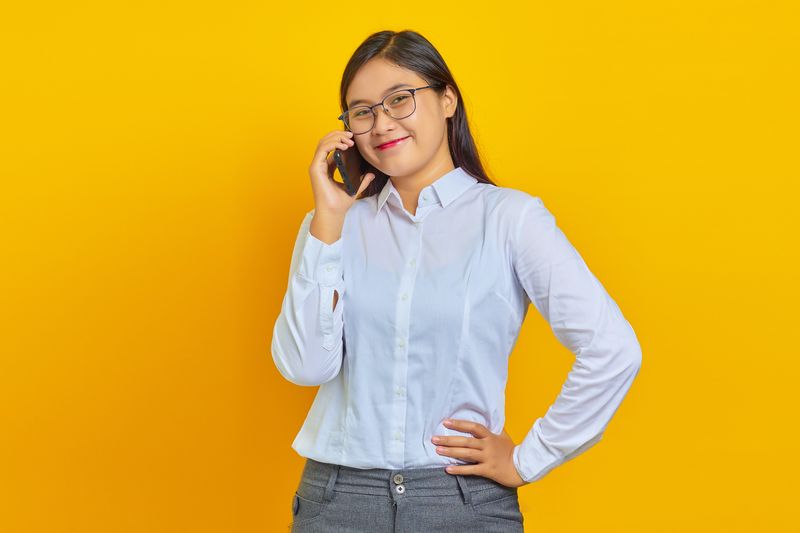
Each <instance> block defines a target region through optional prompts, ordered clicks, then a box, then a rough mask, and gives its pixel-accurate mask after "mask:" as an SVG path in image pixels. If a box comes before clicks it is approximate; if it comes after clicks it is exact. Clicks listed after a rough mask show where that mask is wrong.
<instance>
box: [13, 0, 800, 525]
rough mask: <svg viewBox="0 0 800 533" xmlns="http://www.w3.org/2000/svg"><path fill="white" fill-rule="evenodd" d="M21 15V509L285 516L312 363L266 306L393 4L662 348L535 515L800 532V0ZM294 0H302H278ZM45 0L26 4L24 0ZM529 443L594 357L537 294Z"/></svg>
mask: <svg viewBox="0 0 800 533" xmlns="http://www.w3.org/2000/svg"><path fill="white" fill-rule="evenodd" d="M15 4H16V5H15V6H14V7H4V8H3V9H2V14H0V110H2V114H1V115H0V121H2V122H0V124H2V127H0V136H1V138H0V141H1V142H0V176H1V177H2V182H1V187H2V189H0V239H2V240H1V242H0V245H2V248H1V249H2V261H1V262H0V284H2V285H1V286H0V298H1V299H2V300H1V302H0V303H1V304H2V305H0V353H1V354H2V356H1V357H0V462H1V464H0V531H4V532H9V533H11V532H15V533H16V532H34V531H35V532H74V531H80V532H95V531H97V532H110V531H115V532H178V531H192V532H195V533H199V532H244V533H250V532H259V531H284V530H286V526H287V524H288V523H289V522H290V520H291V499H292V493H293V491H294V489H295V487H296V485H297V482H298V480H299V476H300V473H301V469H302V466H303V459H302V458H301V457H299V456H298V455H296V454H295V452H294V451H293V450H291V448H290V444H291V442H292V440H293V438H294V436H295V435H296V433H297V431H298V430H299V428H300V425H301V424H302V421H303V419H304V417H305V414H306V411H307V409H308V407H309V406H310V403H311V400H312V398H313V396H314V394H315V392H316V388H301V387H297V386H294V385H292V384H290V383H288V382H287V381H285V380H283V379H282V378H281V376H280V375H279V374H278V372H277V370H276V369H275V367H274V364H273V362H272V360H271V355H270V349H269V342H270V339H271V334H272V327H273V324H274V321H275V318H276V316H277V313H278V312H279V309H280V304H281V299H282V297H283V293H284V290H285V288H286V282H287V274H288V267H289V260H290V254H291V247H292V244H293V241H294V237H295V235H296V232H297V228H298V226H299V223H300V221H301V220H302V218H303V215H304V214H305V213H306V212H307V211H308V210H309V209H311V208H312V207H313V197H312V195H311V187H310V184H309V179H308V175H307V168H308V165H309V163H310V159H311V156H312V154H313V151H314V148H315V146H316V143H317V141H318V140H319V138H320V137H322V136H323V135H324V134H325V133H327V132H328V131H330V130H332V129H335V128H338V127H339V123H338V121H337V120H336V117H337V115H338V113H339V108H338V88H339V82H340V76H341V74H342V71H343V69H344V66H345V63H346V61H347V59H348V58H349V56H350V54H351V53H352V52H353V50H354V49H355V48H356V46H357V45H358V44H359V43H360V42H361V41H362V40H363V39H364V38H366V37H367V35H369V34H370V33H372V32H374V31H379V30H383V29H391V30H402V29H413V30H416V31H419V32H421V33H422V34H423V35H425V36H426V37H427V38H428V39H430V40H431V41H432V42H433V44H434V45H435V46H437V48H438V49H439V50H440V52H441V53H442V54H443V56H444V57H445V59H446V61H447V62H448V65H449V66H450V68H451V69H452V71H453V72H454V75H455V77H456V81H457V82H458V83H459V85H460V88H461V90H462V92H463V94H464V99H465V103H466V105H467V109H468V113H469V116H470V119H471V121H472V126H473V128H474V133H475V135H476V138H477V142H478V144H479V147H480V149H481V151H482V155H483V157H484V158H485V161H486V165H487V168H488V170H489V172H490V174H491V176H492V177H493V179H494V180H495V181H496V182H497V183H498V184H499V185H502V186H507V187H515V188H519V189H523V190H525V191H527V192H529V193H531V194H534V195H537V196H540V197H541V198H542V199H543V200H544V202H545V205H547V206H548V208H549V209H550V210H551V211H552V212H553V213H554V214H555V215H556V217H557V220H558V222H559V224H560V225H561V227H562V228H563V230H564V231H565V232H566V234H567V235H568V237H569V238H570V240H571V241H572V242H573V244H574V245H575V246H576V247H577V248H578V250H579V251H580V252H581V254H582V255H583V257H584V258H585V260H586V261H587V263H588V265H589V266H590V268H591V269H592V270H593V272H594V273H595V274H596V275H597V276H598V278H599V279H600V280H601V281H602V283H603V284H604V286H605V287H606V288H607V290H608V291H609V292H610V294H611V295H612V297H614V298H615V300H616V301H617V302H618V303H619V305H620V307H621V308H622V310H623V312H624V313H625V315H626V317H627V318H628V319H629V320H630V322H631V323H632V325H633V327H634V329H635V331H636V333H637V335H638V337H639V340H640V342H641V344H642V348H643V355H644V358H643V366H642V370H641V373H640V374H639V377H638V379H637V381H636V382H635V383H634V385H633V388H632V389H631V392H630V394H629V396H628V397H627V398H626V400H625V401H624V402H623V404H622V407H621V408H620V409H619V411H618V412H617V416H616V417H615V419H614V420H612V422H611V424H610V425H609V427H608V430H607V432H606V435H605V438H604V439H603V441H602V442H601V443H600V444H598V445H597V446H596V447H595V448H593V449H592V450H590V451H589V452H587V453H586V454H585V455H583V456H580V457H579V458H577V459H575V460H574V461H572V462H570V463H567V464H566V465H563V466H561V467H559V468H558V469H556V470H554V471H553V472H551V473H550V474H549V475H548V476H546V477H545V478H543V479H542V480H540V481H539V482H536V483H534V484H531V485H528V486H525V487H524V488H522V489H521V491H520V499H521V505H522V508H523V511H524V514H525V522H526V527H528V528H529V529H530V530H532V531H559V532H562V531H563V532H579V531H580V532H583V531H597V532H600V531H609V532H661V531H664V532H667V531H670V532H671V531H725V532H734V531H742V532H752V531H770V532H778V531H797V527H798V526H797V515H796V513H790V512H789V511H790V508H791V507H793V506H795V505H796V504H797V499H798V494H799V492H800V491H798V488H797V487H798V478H799V477H800V468H798V466H799V465H798V458H797V454H798V451H799V450H798V439H797V429H796V427H797V421H798V415H797V410H798V409H797V408H798V389H799V388H800V387H798V384H797V376H798V371H800V362H798V355H800V354H798V349H797V336H796V335H797V331H798V327H797V322H798V313H797V301H798V297H800V294H798V283H797V279H796V276H797V272H798V267H799V266H800V265H798V246H797V244H798V241H797V230H798V225H799V224H798V220H797V211H798V208H797V192H798V187H797V180H798V177H800V172H798V164H797V147H798V136H797V124H798V118H800V116H799V115H800V114H798V103H797V102H798V99H797V95H798V94H800V87H798V76H797V72H798V57H800V54H798V53H799V52H800V50H799V48H800V46H798V39H797V25H798V21H800V17H798V10H797V7H796V5H797V4H796V3H795V2H791V1H789V0H787V1H784V2H770V1H764V2H756V1H754V0H753V1H750V2H744V1H731V0H728V1H714V2H711V1H706V2H698V1H690V0H682V1H671V2H634V1H629V2H619V1H618V2H608V1H605V2H569V3H559V2H520V3H519V4H506V5H502V4H500V3H497V2H492V3H490V4H488V5H484V4H482V3H481V4H477V3H476V4H464V3H453V2H447V3H439V2H420V1H412V2H403V3H401V4H396V5H397V6H401V7H402V9H394V8H392V4H387V3H385V2H383V3H381V2H378V3H375V2H348V3H339V4H336V3H322V2H320V3H316V4H307V3H301V2H289V3H268V2H224V3H222V2H214V3H198V2H171V3H164V2H93V3H88V2H78V3H66V2H63V3H55V2H53V3H41V2H17V3H15ZM287 5H290V7H287ZM20 6H24V7H20ZM528 317H529V318H528V320H527V322H526V325H525V327H524V328H523V331H522V334H521V338H520V341H519V343H518V344H517V347H516V349H515V351H514V353H513V355H512V358H511V363H510V364H511V370H510V371H511V377H510V382H509V385H508V389H507V393H508V406H507V418H508V425H507V429H508V430H509V432H510V433H511V435H512V436H513V437H514V439H515V441H516V442H519V441H520V440H521V439H522V438H523V437H524V435H525V433H526V432H527V431H528V429H529V428H530V426H531V424H532V423H533V421H534V420H535V419H536V417H538V416H541V415H542V414H543V413H544V411H545V410H546V408H547V406H548V405H549V404H550V403H551V402H552V400H553V399H554V398H555V396H556V394H557V393H558V391H559V389H560V387H561V384H562V383H563V380H564V379H565V377H566V372H567V371H568V370H569V367H570V365H571V362H572V358H571V354H569V352H568V351H567V350H566V349H565V348H563V347H561V346H560V345H559V344H558V343H557V341H556V340H555V338H554V337H553V335H552V333H551V332H550V330H549V329H548V328H547V325H546V323H545V322H544V320H543V319H542V317H541V316H540V315H539V314H538V313H537V312H536V310H535V309H534V308H531V309H530V313H529V315H528Z"/></svg>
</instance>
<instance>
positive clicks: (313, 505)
mask: <svg viewBox="0 0 800 533" xmlns="http://www.w3.org/2000/svg"><path fill="white" fill-rule="evenodd" d="M292 520H293V522H292V523H290V524H289V528H290V529H291V531H292V532H293V533H316V532H325V533H329V532H334V533H339V532H341V533H420V532H443V533H448V532H453V533H467V532H473V531H474V532H480V533H512V532H513V533H518V532H520V531H524V530H523V520H524V519H523V517H522V512H521V511H520V508H519V499H518V494H517V488H516V487H507V486H505V485H503V484H501V483H498V482H496V481H494V480H493V479H490V478H487V477H483V476H476V475H463V476H462V475H457V474H449V473H447V472H445V470H444V467H436V468H411V469H406V470H387V469H381V468H372V469H360V468H351V467H347V466H342V465H335V464H330V463H322V462H319V461H315V460H314V459H310V458H306V464H305V467H304V468H303V474H302V476H301V479H300V483H299V485H298V487H297V491H296V492H295V493H294V495H293V496H292Z"/></svg>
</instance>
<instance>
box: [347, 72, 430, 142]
mask: <svg viewBox="0 0 800 533" xmlns="http://www.w3.org/2000/svg"><path fill="white" fill-rule="evenodd" d="M441 86H442V84H441V83H438V84H437V83H434V84H431V85H425V86H424V87H415V88H413V89H398V90H397V91H394V92H392V93H390V94H387V95H386V96H384V98H383V100H381V101H380V102H378V103H377V104H374V105H357V106H355V107H351V108H350V109H347V110H345V111H344V112H343V113H342V114H341V115H339V116H338V117H337V118H338V119H339V120H341V121H342V122H343V123H344V127H345V128H347V130H348V131H353V130H351V129H350V125H349V124H348V123H347V121H346V120H345V119H344V116H345V114H347V113H348V112H349V111H350V110H352V109H355V108H360V107H366V108H367V109H369V110H370V112H371V113H372V126H371V127H370V128H369V129H368V130H367V131H362V132H361V133H356V132H353V135H364V134H365V133H369V132H370V131H372V128H374V127H375V119H377V118H378V116H377V115H376V114H375V108H376V107H378V106H380V107H382V108H383V111H384V113H386V114H387V115H389V116H390V117H391V118H394V117H392V115H390V114H389V110H388V109H386V106H385V105H383V104H384V102H386V99H387V98H389V97H390V96H393V95H395V94H397V93H402V92H406V91H410V92H411V99H412V100H413V101H414V110H413V111H411V113H409V114H408V115H406V116H404V117H400V118H397V119H395V120H402V119H404V118H408V117H410V116H411V115H413V114H414V112H415V111H416V110H417V97H416V95H415V94H414V93H416V92H417V91H421V90H422V89H431V88H438V87H441Z"/></svg>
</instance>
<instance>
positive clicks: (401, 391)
mask: <svg viewBox="0 0 800 533" xmlns="http://www.w3.org/2000/svg"><path fill="white" fill-rule="evenodd" d="M395 392H396V393H397V395H398V396H402V395H403V393H404V392H405V389H403V387H397V388H396V389H395Z"/></svg>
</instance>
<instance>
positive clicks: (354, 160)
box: [333, 145, 366, 196]
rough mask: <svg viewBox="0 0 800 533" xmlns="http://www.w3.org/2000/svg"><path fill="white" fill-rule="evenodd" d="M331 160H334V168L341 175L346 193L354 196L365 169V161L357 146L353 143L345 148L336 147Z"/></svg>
mask: <svg viewBox="0 0 800 533" xmlns="http://www.w3.org/2000/svg"><path fill="white" fill-rule="evenodd" d="M333 160H334V161H335V162H336V168H337V169H338V170H339V174H340V175H341V176H342V181H343V182H344V186H345V188H346V189H347V194H349V195H350V196H355V195H356V192H357V191H358V188H359V187H360V186H361V177H362V176H363V175H364V172H365V169H366V162H365V161H364V158H363V157H361V154H360V153H359V152H358V148H356V146H355V145H353V146H351V147H350V148H348V149H347V150H339V149H338V148H337V149H336V150H335V151H334V152H333Z"/></svg>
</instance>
